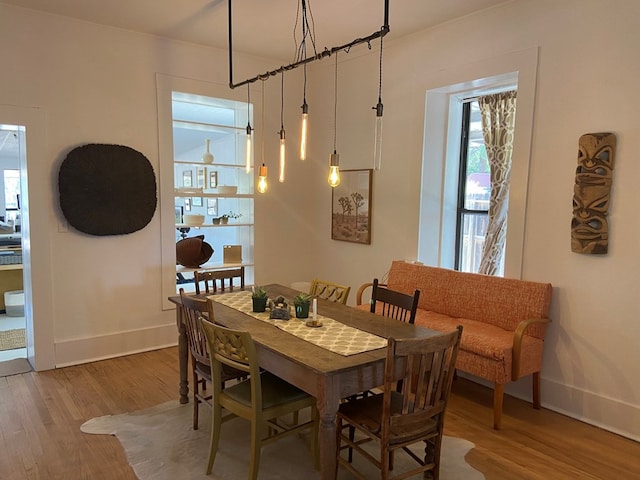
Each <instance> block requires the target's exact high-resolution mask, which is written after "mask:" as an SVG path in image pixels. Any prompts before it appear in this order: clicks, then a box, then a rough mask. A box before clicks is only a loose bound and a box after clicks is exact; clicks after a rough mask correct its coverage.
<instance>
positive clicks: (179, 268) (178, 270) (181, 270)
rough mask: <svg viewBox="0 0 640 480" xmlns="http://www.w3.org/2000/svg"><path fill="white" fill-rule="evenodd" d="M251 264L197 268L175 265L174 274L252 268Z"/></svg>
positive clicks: (223, 264)
mask: <svg viewBox="0 0 640 480" xmlns="http://www.w3.org/2000/svg"><path fill="white" fill-rule="evenodd" d="M252 266H253V263H203V264H202V265H200V266H199V267H198V268H191V267H183V266H182V265H176V273H189V272H195V271H196V270H225V269H227V268H238V267H252Z"/></svg>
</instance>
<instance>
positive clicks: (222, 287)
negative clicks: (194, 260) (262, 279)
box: [193, 267, 244, 295]
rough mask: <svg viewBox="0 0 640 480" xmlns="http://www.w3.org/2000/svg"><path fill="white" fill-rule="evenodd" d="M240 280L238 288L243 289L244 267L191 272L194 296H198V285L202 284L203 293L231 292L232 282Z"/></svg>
mask: <svg viewBox="0 0 640 480" xmlns="http://www.w3.org/2000/svg"><path fill="white" fill-rule="evenodd" d="M235 278H239V279H240V288H244V267H238V268H227V269H225V270H200V271H198V270H196V271H195V272H193V281H194V282H195V285H196V294H198V295H199V294H200V283H201V282H204V293H216V292H217V291H221V292H224V291H226V289H229V290H231V291H232V290H233V287H234V284H233V280H234V279H235Z"/></svg>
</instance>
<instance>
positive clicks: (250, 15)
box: [0, 0, 507, 62]
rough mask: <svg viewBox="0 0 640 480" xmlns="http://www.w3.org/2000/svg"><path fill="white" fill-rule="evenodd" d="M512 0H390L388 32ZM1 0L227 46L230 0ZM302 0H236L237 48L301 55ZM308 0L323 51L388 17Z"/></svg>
mask: <svg viewBox="0 0 640 480" xmlns="http://www.w3.org/2000/svg"><path fill="white" fill-rule="evenodd" d="M506 1H507V0H389V26H390V27H391V31H390V33H389V36H387V38H388V39H391V38H392V37H401V36H404V35H407V34H409V33H412V32H416V31H418V30H422V29H424V28H428V27H432V26H434V25H437V24H439V23H443V22H447V21H450V20H453V19H455V18H458V17H462V16H465V15H469V14H471V13H473V12H476V11H478V10H482V9H485V8H489V7H492V6H495V5H498V4H501V3H505V2H506ZM0 3H5V4H9V5H15V6H18V7H23V8H28V9H35V10H41V11H44V12H49V13H52V14H56V15H64V16H68V17H73V18H77V19H80V20H85V21H88V22H92V23H98V24H103V25H111V26H115V27H119V28H123V29H126V30H133V31H137V32H145V33H150V34H154V35H160V36H164V37H169V38H173V39H175V40H183V41H186V42H191V43H198V44H202V45H208V46H212V47H219V48H227V37H228V28H227V27H228V8H227V5H228V0H0ZM299 3H300V1H299V0H235V1H233V2H232V7H233V10H232V11H233V46H234V51H236V52H245V53H250V54H253V55H258V56H262V57H272V58H278V59H283V60H285V61H287V62H290V61H293V58H294V51H295V44H294V40H293V31H294V26H295V20H296V12H297V6H298V4H299ZM306 3H307V9H308V10H309V11H310V12H311V13H312V14H313V19H314V20H315V35H316V46H317V50H322V49H324V47H327V48H331V47H334V46H339V45H343V44H345V43H348V42H350V41H351V40H354V39H355V38H358V37H365V36H367V35H369V34H371V33H373V32H375V31H377V30H379V29H380V27H381V26H382V25H383V23H384V0H306ZM298 32H299V30H298ZM307 51H309V50H307Z"/></svg>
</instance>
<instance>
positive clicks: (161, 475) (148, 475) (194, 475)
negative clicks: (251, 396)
mask: <svg viewBox="0 0 640 480" xmlns="http://www.w3.org/2000/svg"><path fill="white" fill-rule="evenodd" d="M192 416H193V405H192V404H190V403H189V404H186V405H180V404H178V402H177V401H171V402H167V403H163V404H161V405H158V406H156V407H153V408H150V409H147V410H140V411H138V412H133V413H125V414H121V415H107V416H104V417H97V418H93V419H91V420H89V421H87V422H85V423H84V424H83V425H82V426H81V427H80V429H81V430H82V431H83V432H85V433H92V434H105V435H115V436H116V437H117V438H118V440H119V441H120V443H121V444H122V446H123V448H124V450H125V453H126V455H127V459H128V460H129V463H130V464H131V466H132V467H133V470H134V471H135V473H136V475H137V477H138V478H139V479H140V480H165V479H166V480H173V479H176V478H179V479H181V480H191V479H203V480H205V479H209V480H238V479H242V478H246V477H247V475H248V470H249V461H248V455H249V438H250V434H249V423H248V422H247V421H245V420H242V419H234V420H230V421H228V422H226V423H225V424H224V425H223V426H222V433H221V440H220V448H219V450H218V454H217V456H216V461H215V464H214V466H213V473H212V474H211V475H210V476H207V475H205V468H206V464H207V458H208V454H209V435H210V422H211V410H210V409H209V408H206V407H201V408H200V428H199V429H198V430H193V429H192V428H191V425H192ZM473 447H474V444H473V443H471V442H469V441H467V440H464V439H461V438H454V437H445V438H444V440H443V447H442V457H441V458H442V464H441V465H442V466H441V469H440V478H441V480H476V479H478V480H483V479H484V475H482V474H481V473H480V472H478V471H477V470H475V469H474V468H472V467H471V466H470V465H468V464H467V463H466V462H465V460H464V457H465V455H466V454H467V452H468V451H469V450H471V449H472V448H473ZM401 457H402V456H401V455H398V456H397V457H396V462H397V463H396V465H397V468H402V462H401V461H400V460H399V459H400V458H401ZM355 461H357V457H356V459H355V460H354V462H355ZM363 462H364V463H366V462H365V461H363ZM358 468H360V469H361V471H363V472H364V473H365V474H366V476H367V478H378V477H379V476H380V475H379V473H377V471H376V470H375V468H374V467H370V468H369V466H368V465H364V464H358ZM259 478H260V479H261V480H284V479H292V480H298V479H305V480H315V479H319V478H320V472H318V471H317V470H314V469H313V465H312V460H311V455H310V453H309V450H308V438H307V437H305V436H302V437H296V436H290V437H285V438H283V439H281V440H279V441H277V442H272V443H270V444H268V445H266V446H264V447H263V449H262V456H261V461H260V474H259ZM338 478H339V479H340V480H343V479H344V480H347V479H351V478H352V477H351V474H350V473H349V472H347V471H345V470H343V469H340V470H339V473H338ZM416 478H421V477H416Z"/></svg>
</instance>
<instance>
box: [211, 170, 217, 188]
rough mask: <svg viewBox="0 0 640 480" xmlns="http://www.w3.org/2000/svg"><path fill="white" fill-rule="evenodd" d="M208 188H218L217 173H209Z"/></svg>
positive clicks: (214, 171)
mask: <svg viewBox="0 0 640 480" xmlns="http://www.w3.org/2000/svg"><path fill="white" fill-rule="evenodd" d="M209 188H218V172H217V170H212V171H210V172H209Z"/></svg>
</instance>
